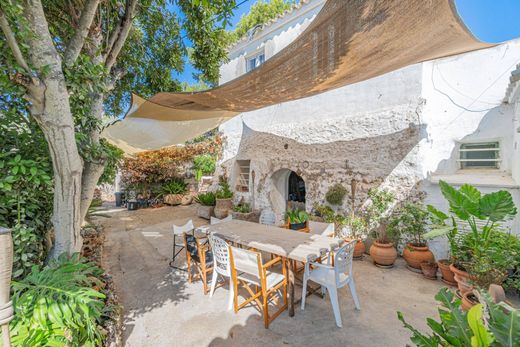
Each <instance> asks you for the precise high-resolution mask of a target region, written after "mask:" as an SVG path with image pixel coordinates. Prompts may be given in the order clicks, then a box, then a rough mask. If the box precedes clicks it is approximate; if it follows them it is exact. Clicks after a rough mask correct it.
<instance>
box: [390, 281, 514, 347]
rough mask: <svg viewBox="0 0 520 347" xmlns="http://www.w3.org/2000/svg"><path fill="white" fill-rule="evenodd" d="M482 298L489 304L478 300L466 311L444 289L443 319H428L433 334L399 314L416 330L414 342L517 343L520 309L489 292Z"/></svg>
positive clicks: (431, 345)
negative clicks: (494, 300)
mask: <svg viewBox="0 0 520 347" xmlns="http://www.w3.org/2000/svg"><path fill="white" fill-rule="evenodd" d="M480 298H481V301H483V303H485V305H483V304H477V305H475V306H473V307H472V308H471V309H470V310H469V312H468V313H466V312H464V311H462V309H461V308H460V305H461V302H460V300H459V299H457V298H456V297H455V296H454V295H453V293H452V292H451V291H450V290H449V289H448V288H443V289H441V290H440V291H439V292H438V293H437V295H436V296H435V299H437V301H439V303H440V304H441V306H440V307H439V309H438V310H439V317H440V322H438V321H435V320H434V319H432V318H428V319H427V320H426V321H427V324H428V327H429V328H430V329H431V335H426V334H423V333H422V332H420V331H419V330H417V329H416V328H414V327H413V326H412V325H410V324H408V323H407V322H406V321H405V319H404V316H403V314H402V313H401V312H397V317H398V319H399V320H400V321H401V322H402V323H403V325H404V327H405V328H406V329H408V330H410V331H411V332H412V336H411V338H410V340H411V341H412V343H413V344H414V345H416V346H419V347H437V346H458V347H477V346H479V347H484V346H486V347H487V346H514V345H515V343H516V342H515V341H519V339H520V310H518V309H515V308H512V307H510V306H508V305H506V304H503V303H499V304H495V303H494V302H492V300H491V298H490V297H489V295H488V294H487V293H485V292H481V293H480ZM485 317H486V318H485ZM484 319H485V320H484Z"/></svg>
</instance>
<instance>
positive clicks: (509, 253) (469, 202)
mask: <svg viewBox="0 0 520 347" xmlns="http://www.w3.org/2000/svg"><path fill="white" fill-rule="evenodd" d="M439 184H440V187H441V191H442V193H443V195H444V197H445V198H446V200H448V203H449V206H450V213H451V216H448V215H446V214H444V213H443V212H441V211H438V210H437V209H435V208H434V207H433V206H428V210H429V212H430V213H431V215H432V221H433V223H434V228H433V230H432V231H430V232H428V233H426V234H425V235H424V237H427V238H433V237H438V236H442V235H445V236H447V237H448V240H449V243H450V252H451V257H452V261H453V262H454V263H455V264H456V265H457V266H458V267H460V268H462V269H465V270H467V271H468V272H469V273H470V274H471V275H473V280H474V282H475V283H476V284H478V285H480V286H482V287H483V288H487V286H489V284H491V283H496V284H501V283H502V281H504V280H505V278H506V277H507V273H508V272H509V271H510V270H513V269H515V268H516V267H517V266H518V265H519V263H520V256H519V254H520V241H519V240H518V238H517V237H515V236H513V235H510V234H508V233H505V232H504V231H502V230H501V229H500V222H502V221H505V220H508V219H511V218H513V217H514V216H515V215H516V212H517V210H516V207H515V205H514V203H513V200H512V197H511V194H510V193H509V192H507V191H498V192H493V193H489V194H485V195H482V194H481V193H480V192H479V191H478V189H476V188H475V187H473V186H471V185H468V184H465V185H463V186H461V187H460V189H458V190H457V189H455V188H453V187H452V186H450V185H449V184H447V183H446V182H444V181H441V182H439ZM450 217H451V218H450ZM455 217H456V218H458V219H460V220H462V221H464V222H466V223H467V225H469V230H468V231H464V232H462V231H463V230H464V228H465V226H464V225H458V223H457V221H456V219H455ZM448 220H449V223H448ZM477 220H479V221H484V222H485V223H484V225H483V226H480V225H481V223H479V224H477Z"/></svg>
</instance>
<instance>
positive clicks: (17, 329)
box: [10, 254, 105, 346]
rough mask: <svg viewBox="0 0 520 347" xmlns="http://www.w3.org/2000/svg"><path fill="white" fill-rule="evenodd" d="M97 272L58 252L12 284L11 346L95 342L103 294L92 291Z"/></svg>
mask: <svg viewBox="0 0 520 347" xmlns="http://www.w3.org/2000/svg"><path fill="white" fill-rule="evenodd" d="M101 273H102V270H101V269H99V268H98V267H96V266H95V265H93V264H92V263H88V262H86V261H85V260H84V259H80V257H79V255H77V254H76V255H74V256H72V257H70V258H68V257H66V256H64V255H62V256H60V257H59V258H58V259H57V260H55V261H51V262H50V263H49V265H48V266H46V267H45V268H43V269H39V268H38V267H37V266H34V267H33V268H32V270H31V273H30V274H29V275H27V276H26V277H25V278H24V279H23V280H21V281H15V282H13V297H12V298H13V304H14V307H15V315H14V319H13V321H12V322H11V323H10V327H11V336H12V337H11V339H12V344H13V346H101V344H102V335H101V333H100V331H99V329H98V326H99V325H100V324H101V323H102V322H101V320H102V316H103V308H104V301H103V300H104V299H105V295H104V294H102V293H100V292H99V291H97V290H95V289H93V286H96V285H97V286H99V285H100V281H99V280H98V279H97V278H98V277H99V276H100V275H101Z"/></svg>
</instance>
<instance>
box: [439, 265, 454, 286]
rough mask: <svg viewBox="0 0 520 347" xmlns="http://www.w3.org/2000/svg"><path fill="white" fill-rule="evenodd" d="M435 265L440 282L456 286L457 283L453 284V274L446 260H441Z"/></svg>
mask: <svg viewBox="0 0 520 347" xmlns="http://www.w3.org/2000/svg"><path fill="white" fill-rule="evenodd" d="M437 264H438V265H439V269H440V270H441V274H442V281H443V282H444V283H446V284H448V285H450V286H456V285H457V282H455V274H454V273H453V271H451V269H450V262H449V261H448V259H441V260H439V261H438V262H437Z"/></svg>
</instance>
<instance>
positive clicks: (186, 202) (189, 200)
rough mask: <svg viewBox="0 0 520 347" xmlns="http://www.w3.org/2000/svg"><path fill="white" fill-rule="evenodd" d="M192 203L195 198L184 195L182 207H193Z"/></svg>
mask: <svg viewBox="0 0 520 347" xmlns="http://www.w3.org/2000/svg"><path fill="white" fill-rule="evenodd" d="M192 202H193V196H191V195H189V194H187V195H184V196H183V197H182V199H181V205H183V206H188V205H191V203H192Z"/></svg>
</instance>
